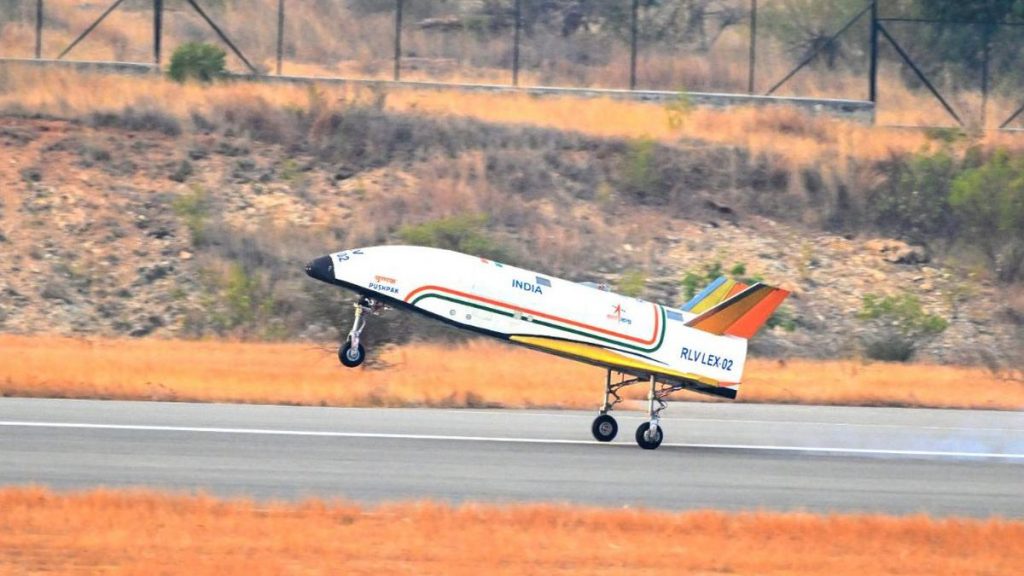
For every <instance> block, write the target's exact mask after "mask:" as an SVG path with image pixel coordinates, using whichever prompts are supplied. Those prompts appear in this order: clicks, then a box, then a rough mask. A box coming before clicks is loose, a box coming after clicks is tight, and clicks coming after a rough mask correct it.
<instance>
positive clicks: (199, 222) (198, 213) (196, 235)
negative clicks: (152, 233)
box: [171, 186, 210, 247]
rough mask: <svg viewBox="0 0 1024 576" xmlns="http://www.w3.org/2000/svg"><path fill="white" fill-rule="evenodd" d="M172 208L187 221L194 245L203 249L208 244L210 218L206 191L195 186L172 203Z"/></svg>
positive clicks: (186, 224)
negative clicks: (207, 233) (207, 234)
mask: <svg viewBox="0 0 1024 576" xmlns="http://www.w3.org/2000/svg"><path fill="white" fill-rule="evenodd" d="M171 208H173V209H174V213H175V214H177V215H178V217H179V218H181V219H182V220H184V221H185V226H186V227H187V228H188V231H189V234H190V235H191V237H192V245H193V246H195V247H201V246H204V245H206V244H207V240H208V238H207V236H206V232H207V224H208V221H209V217H210V199H209V197H208V196H207V194H206V191H205V190H203V189H202V188H201V187H199V186H193V187H191V188H190V189H189V191H188V192H186V193H184V194H181V195H180V196H178V197H177V198H175V199H174V201H173V202H172V203H171Z"/></svg>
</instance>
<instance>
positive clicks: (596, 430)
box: [590, 414, 619, 442]
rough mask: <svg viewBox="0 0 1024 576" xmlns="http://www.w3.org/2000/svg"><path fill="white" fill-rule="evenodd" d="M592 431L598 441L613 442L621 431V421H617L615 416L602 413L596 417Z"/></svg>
mask: <svg viewBox="0 0 1024 576" xmlns="http://www.w3.org/2000/svg"><path fill="white" fill-rule="evenodd" d="M590 431H591V432H592V433H593V434H594V438H596V439H597V441H598V442H611V441H612V440H614V439H615V435H616V434H618V433H619V423H618V422H616V421H615V418H612V417H611V416H609V415H607V414H601V415H600V416H598V417H597V418H594V424H593V425H592V426H591V427H590Z"/></svg>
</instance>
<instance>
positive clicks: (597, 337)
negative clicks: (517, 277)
mask: <svg viewBox="0 0 1024 576" xmlns="http://www.w3.org/2000/svg"><path fill="white" fill-rule="evenodd" d="M425 298H439V299H441V300H447V301H449V302H454V303H456V304H462V305H464V306H470V307H472V308H476V309H478V310H485V311H487V312H492V313H494V314H498V315H499V316H506V317H508V318H514V317H515V313H513V312H509V311H507V310H502V309H500V308H492V307H490V306H485V305H483V304H478V303H476V302H473V301H470V300H463V299H461V298H456V297H454V296H449V295H447V294H424V295H422V296H417V297H416V298H414V299H413V301H412V302H410V304H412V305H413V306H415V305H416V304H417V303H418V302H419V301H420V300H423V299H425ZM655 307H656V308H657V309H658V312H659V313H660V314H661V333H660V334H659V337H658V342H657V343H655V344H654V346H653V347H646V348H645V347H643V346H637V345H635V344H627V343H625V342H621V341H619V340H613V339H611V338H608V337H606V336H602V335H601V334H599V333H595V332H588V331H584V330H580V329H577V328H569V327H567V326H561V325H558V324H553V323H551V322H548V321H546V320H539V319H538V320H533V321H532V322H531V323H532V324H540V325H541V326H547V327H548V328H554V329H555V330H561V331H563V332H568V333H570V334H575V335H577V336H585V337H587V338H593V339H595V340H601V341H604V342H608V343H609V344H614V345H616V346H621V347H624V348H631V349H633V350H639V351H641V352H655V351H657V350H658V349H659V348H661V344H662V342H664V341H665V308H664V307H662V306H658V305H657V304H655Z"/></svg>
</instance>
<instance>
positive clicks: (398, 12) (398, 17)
mask: <svg viewBox="0 0 1024 576" xmlns="http://www.w3.org/2000/svg"><path fill="white" fill-rule="evenodd" d="M403 3H404V1H403V0H395V73H394V80H395V82H397V81H398V80H400V79H401V77H402V4H403Z"/></svg>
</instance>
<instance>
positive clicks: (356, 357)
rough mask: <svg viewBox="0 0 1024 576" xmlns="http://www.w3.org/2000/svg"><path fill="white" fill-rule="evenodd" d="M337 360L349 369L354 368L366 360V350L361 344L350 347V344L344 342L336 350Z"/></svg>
mask: <svg viewBox="0 0 1024 576" xmlns="http://www.w3.org/2000/svg"><path fill="white" fill-rule="evenodd" d="M338 360H341V363H342V364H344V365H345V366H347V367H349V368H355V367H356V366H359V365H360V364H362V363H363V360H366V349H365V348H363V345H362V344H356V345H355V346H352V343H351V342H345V343H344V344H342V345H341V348H338Z"/></svg>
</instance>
